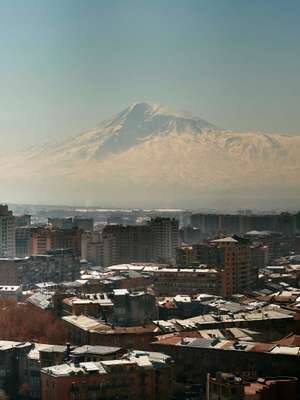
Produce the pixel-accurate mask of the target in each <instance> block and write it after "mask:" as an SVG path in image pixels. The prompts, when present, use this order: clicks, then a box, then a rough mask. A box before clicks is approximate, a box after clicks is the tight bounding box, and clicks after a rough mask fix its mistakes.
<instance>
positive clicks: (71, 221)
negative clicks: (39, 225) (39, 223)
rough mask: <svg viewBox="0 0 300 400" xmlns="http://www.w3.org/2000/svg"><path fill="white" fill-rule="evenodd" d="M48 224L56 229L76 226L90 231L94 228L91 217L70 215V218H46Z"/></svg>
mask: <svg viewBox="0 0 300 400" xmlns="http://www.w3.org/2000/svg"><path fill="white" fill-rule="evenodd" d="M48 224H49V225H50V226H51V227H52V228H57V229H73V228H77V229H80V230H82V231H88V232H92V231H93V230H94V220H93V218H83V217H74V218H72V217H70V218H48Z"/></svg>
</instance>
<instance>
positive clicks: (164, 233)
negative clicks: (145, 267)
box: [102, 218, 178, 266]
mask: <svg viewBox="0 0 300 400" xmlns="http://www.w3.org/2000/svg"><path fill="white" fill-rule="evenodd" d="M102 245H103V251H102V254H103V263H102V264H103V266H109V265H114V264H123V263H131V262H163V263H172V264H175V258H176V248H177V245H178V221H177V220H175V219H170V218H154V219H151V221H150V222H149V223H148V224H146V225H127V226H124V225H107V226H106V227H105V228H104V229H103V232H102Z"/></svg>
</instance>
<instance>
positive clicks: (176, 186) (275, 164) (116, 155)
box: [0, 103, 300, 209]
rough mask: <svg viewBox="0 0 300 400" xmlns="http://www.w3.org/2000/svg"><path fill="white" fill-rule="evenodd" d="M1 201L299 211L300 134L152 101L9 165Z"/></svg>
mask: <svg viewBox="0 0 300 400" xmlns="http://www.w3.org/2000/svg"><path fill="white" fill-rule="evenodd" d="M0 168H1V175H0V195H1V197H2V198H3V199H8V200H10V201H15V202H16V201H20V202H21V201H22V202H48V203H49V202H52V203H65V204H79V203H81V204H86V205H93V204H97V205H101V204H103V205H111V206H129V207H130V206H132V207H139V206H140V207H147V206H151V207H152V206H166V207H169V206H172V207H174V206H177V207H187V208H189V207H190V208H199V207H221V208H235V207H242V208H243V207H247V208H248V207H258V208H264V209H267V208H273V207H282V208H287V207H297V206H298V205H300V204H299V201H298V200H299V195H300V135H282V134H277V133H276V134H275V133H273V134H269V133H268V134H267V133H261V132H251V133H248V132H247V133H244V132H243V133H242V132H232V131H228V130H223V129H220V128H217V127H216V126H214V125H213V124H211V123H209V122H207V121H205V120H203V119H201V118H198V117H194V116H192V115H190V114H189V113H186V112H184V113H182V112H181V113H178V112H174V111H171V110H169V109H167V108H166V107H163V106H160V105H157V104H151V103H134V104H132V105H131V106H130V107H128V108H126V109H125V110H124V111H122V112H120V113H119V114H117V115H116V116H115V117H113V118H111V119H109V120H106V121H104V122H102V123H101V124H99V126H97V127H96V128H95V129H93V130H90V131H87V132H85V133H83V134H81V135H78V136H75V137H72V138H70V139H67V140H64V141H62V142H60V143H53V144H45V145H44V146H36V147H33V148H31V149H29V150H27V151H24V152H22V153H18V154H15V155H10V156H9V157H6V156H2V158H0Z"/></svg>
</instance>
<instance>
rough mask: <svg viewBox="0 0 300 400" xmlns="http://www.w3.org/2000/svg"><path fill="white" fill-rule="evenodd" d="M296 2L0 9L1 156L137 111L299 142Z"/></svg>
mask: <svg viewBox="0 0 300 400" xmlns="http://www.w3.org/2000/svg"><path fill="white" fill-rule="evenodd" d="M299 15H300V1H298V0H251V1H250V0H151V1H150V0H136V1H133V0H132V1H131V0H119V1H117V0H107V1H105V0H97V1H96V0H95V1H93V0H80V1H79V0H26V1H25V0H18V1H17V0H7V1H4V0H0V54H1V62H0V79H1V96H0V99H1V103H0V134H1V148H0V152H1V150H2V151H3V150H5V149H12V148H14V147H16V148H20V147H27V146H28V145H31V144H33V143H40V142H44V141H48V140H54V139H61V138H62V137H63V136H64V135H65V136H67V135H75V134H77V133H80V132H81V131H82V130H85V129H87V128H90V127H93V126H94V125H96V123H97V122H99V121H101V120H102V119H103V118H105V117H107V116H110V115H111V114H113V113H115V112H118V111H120V110H122V109H123V108H125V107H126V106H127V105H129V104H130V103H132V102H134V101H140V100H142V101H145V100H150V101H155V102H160V103H163V104H167V105H170V106H173V107H175V108H178V109H186V110H189V111H192V112H193V113H195V114H197V115H199V116H201V117H203V118H205V119H207V120H208V121H210V122H212V123H214V124H216V125H218V126H221V127H224V128H230V129H240V130H266V131H283V132H298V133H299V132H300V119H299V104H300V79H299V71H300V45H299V38H300V24H299Z"/></svg>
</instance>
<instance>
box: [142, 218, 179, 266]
mask: <svg viewBox="0 0 300 400" xmlns="http://www.w3.org/2000/svg"><path fill="white" fill-rule="evenodd" d="M149 226H150V229H151V242H152V257H151V261H154V262H167V263H172V264H175V260H176V248H177V247H178V238H179V231H178V221H177V220H176V219H174V218H161V217H157V218H153V219H151V221H150V222H149Z"/></svg>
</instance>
